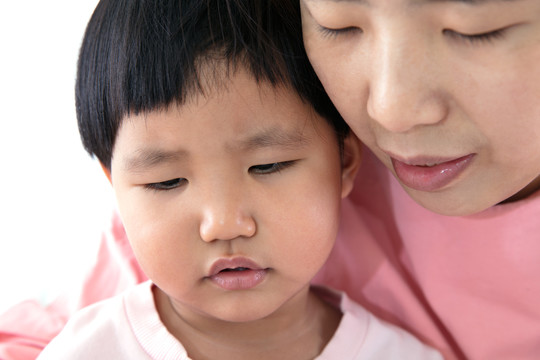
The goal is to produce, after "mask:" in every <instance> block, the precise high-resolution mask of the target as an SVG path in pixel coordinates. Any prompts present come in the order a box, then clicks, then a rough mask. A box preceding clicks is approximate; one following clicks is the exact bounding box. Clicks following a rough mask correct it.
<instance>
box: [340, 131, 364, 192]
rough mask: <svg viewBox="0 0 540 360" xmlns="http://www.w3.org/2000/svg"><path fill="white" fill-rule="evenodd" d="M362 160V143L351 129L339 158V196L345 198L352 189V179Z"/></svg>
mask: <svg viewBox="0 0 540 360" xmlns="http://www.w3.org/2000/svg"><path fill="white" fill-rule="evenodd" d="M361 162H362V143H361V142H360V140H358V138H357V137H356V135H355V134H354V133H353V132H352V131H351V132H350V133H349V135H347V137H346V138H345V140H344V141H343V155H342V160H341V198H342V199H343V198H346V197H347V196H348V195H349V194H350V192H351V191H352V189H353V186H354V179H355V178H356V174H357V173H358V169H360V164H361Z"/></svg>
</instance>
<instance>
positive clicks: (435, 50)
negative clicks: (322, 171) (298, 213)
mask: <svg viewBox="0 0 540 360" xmlns="http://www.w3.org/2000/svg"><path fill="white" fill-rule="evenodd" d="M281 3H284V2H283V1H281ZM288 3H289V5H290V6H292V8H294V7H296V8H298V7H301V16H302V25H303V37H304V41H305V48H306V51H307V53H308V55H309V58H310V60H311V62H312V64H313V67H314V69H315V71H316V72H317V74H318V76H319V77H320V79H321V81H322V83H323V85H324V86H325V89H326V90H327V92H328V94H329V96H330V98H331V99H332V101H333V102H334V104H335V105H336V107H337V108H338V110H339V111H340V113H341V114H342V115H343V117H344V119H345V121H346V122H347V123H348V124H349V125H350V127H351V129H352V130H353V131H354V133H355V134H356V135H358V137H359V138H360V140H362V142H363V143H364V144H366V145H367V147H369V150H370V151H371V152H369V151H366V153H365V157H364V161H363V165H362V169H361V170H360V176H358V178H357V182H356V183H355V190H354V192H353V193H352V194H351V196H350V197H349V200H347V201H346V204H345V209H346V210H345V211H344V214H343V218H344V222H343V225H342V228H341V234H343V236H342V238H341V239H339V240H338V242H337V244H338V245H337V248H336V250H335V251H334V253H333V255H334V254H335V255H336V256H335V258H334V257H333V258H331V259H330V260H329V261H328V263H327V264H328V266H327V268H326V269H325V270H324V271H323V276H322V277H320V278H319V280H320V281H323V282H325V283H327V284H332V285H333V286H336V287H339V288H342V289H346V290H347V291H348V292H349V293H350V295H351V296H352V297H353V298H355V299H358V300H359V299H366V300H367V302H366V304H367V306H368V308H370V309H371V310H373V311H376V312H377V314H379V315H381V316H383V317H384V318H386V319H391V320H392V321H394V322H395V323H398V324H400V325H402V326H404V327H406V328H408V329H410V330H411V331H413V332H415V333H416V334H418V335H419V336H422V337H427V338H428V339H429V341H430V342H431V343H433V344H435V345H436V346H437V347H438V348H440V349H442V350H443V351H444V353H445V356H447V357H449V358H450V357H452V358H468V359H531V360H532V359H538V358H539V357H540V340H539V339H540V325H539V324H540V306H539V305H540V301H539V299H540V281H539V279H540V241H538V239H539V236H538V234H539V233H540V222H539V221H538V218H539V216H540V196H539V193H540V192H539V191H538V189H539V187H540V101H539V99H540V66H539V64H540V1H537V0H516V1H496V0H493V1H491V0H485V1H480V0H478V1H474V0H471V1H432V0H425V1H424V0H422V1H416V0H385V1H380V0H365V1H315V0H301V1H299V0H290V1H289V2H288ZM297 12H298V11H297V10H293V11H290V10H286V11H284V16H285V17H286V18H289V21H288V23H290V24H298V26H297V27H295V28H294V29H292V30H291V31H289V34H291V36H294V35H295V34H300V32H301V31H302V29H301V28H300V19H299V16H300V15H299V14H298V13H297ZM291 17H292V18H291ZM385 167H386V168H387V169H385ZM441 214H442V215H441ZM443 215H451V216H443ZM360 234H361V235H360ZM366 234H372V236H367V235H366ZM360 236H362V241H359V238H360ZM343 254H347V255H348V254H352V255H350V258H349V259H348V260H344V259H343V257H342V256H340V255H343ZM367 258H370V259H371V262H367V261H365V259H367ZM353 273H354V274H355V276H354V279H352V278H346V277H344V276H343V274H353ZM336 280H337V281H336ZM356 291H358V293H356ZM369 303H371V305H369Z"/></svg>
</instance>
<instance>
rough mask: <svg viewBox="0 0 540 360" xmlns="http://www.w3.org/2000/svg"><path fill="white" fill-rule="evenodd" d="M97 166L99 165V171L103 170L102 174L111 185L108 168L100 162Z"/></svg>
mask: <svg viewBox="0 0 540 360" xmlns="http://www.w3.org/2000/svg"><path fill="white" fill-rule="evenodd" d="M99 165H101V170H103V173H104V174H105V176H106V177H107V179H109V182H110V183H111V184H112V178H111V170H109V168H107V167H106V166H105V165H103V163H102V162H101V161H100V162H99Z"/></svg>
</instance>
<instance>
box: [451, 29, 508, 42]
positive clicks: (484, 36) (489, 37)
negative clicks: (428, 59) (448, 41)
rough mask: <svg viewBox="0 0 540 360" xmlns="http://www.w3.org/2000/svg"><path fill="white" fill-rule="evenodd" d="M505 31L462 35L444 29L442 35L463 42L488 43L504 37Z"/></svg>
mask: <svg viewBox="0 0 540 360" xmlns="http://www.w3.org/2000/svg"><path fill="white" fill-rule="evenodd" d="M505 30H506V29H498V30H493V31H488V32H485V33H480V34H462V33H459V32H457V31H454V30H449V29H445V30H443V33H444V34H445V35H447V36H450V37H451V38H455V39H457V40H465V41H468V42H470V43H488V42H491V41H493V40H497V39H500V38H502V37H503V36H504V33H505Z"/></svg>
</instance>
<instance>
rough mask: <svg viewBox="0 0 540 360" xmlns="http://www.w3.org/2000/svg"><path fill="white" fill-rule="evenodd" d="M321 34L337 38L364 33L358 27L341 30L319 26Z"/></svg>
mask: <svg viewBox="0 0 540 360" xmlns="http://www.w3.org/2000/svg"><path fill="white" fill-rule="evenodd" d="M318 29H319V32H320V33H321V34H322V35H323V36H324V37H328V38H335V37H337V36H339V35H348V34H353V33H355V32H359V33H361V32H362V29H360V28H358V27H356V26H347V27H344V28H340V29H331V28H327V27H325V26H322V25H319V26H318Z"/></svg>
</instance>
